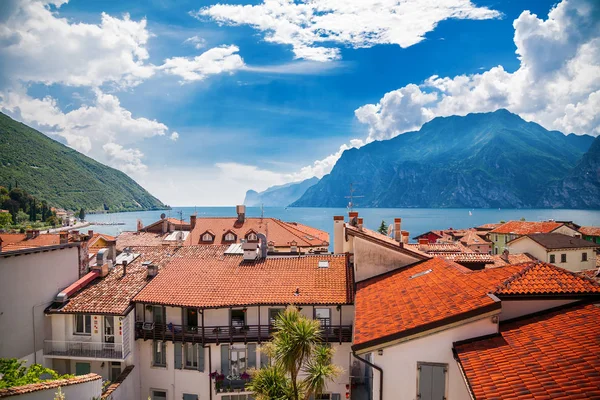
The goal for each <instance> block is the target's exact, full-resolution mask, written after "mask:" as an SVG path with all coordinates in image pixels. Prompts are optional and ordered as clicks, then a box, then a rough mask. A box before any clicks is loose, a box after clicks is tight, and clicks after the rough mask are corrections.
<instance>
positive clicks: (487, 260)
mask: <svg viewBox="0 0 600 400" xmlns="http://www.w3.org/2000/svg"><path fill="white" fill-rule="evenodd" d="M435 256H436V257H442V258H445V259H446V260H449V261H454V262H457V263H484V264H493V263H494V259H493V258H492V256H491V255H490V254H487V253H474V252H473V253H467V252H460V253H436V254H435Z"/></svg>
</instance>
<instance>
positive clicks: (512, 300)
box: [0, 206, 600, 400]
mask: <svg viewBox="0 0 600 400" xmlns="http://www.w3.org/2000/svg"><path fill="white" fill-rule="evenodd" d="M331 224H332V225H333V237H330V236H329V234H328V233H327V232H324V231H321V230H319V229H316V228H313V227H310V226H307V225H304V224H300V223H297V222H287V221H281V220H278V219H274V218H267V217H247V216H246V208H245V206H237V207H236V215H224V216H222V217H197V216H196V215H192V216H191V217H190V218H189V220H181V219H175V218H167V217H166V216H164V217H163V218H161V219H160V220H158V221H155V222H153V223H150V224H148V225H143V224H142V223H141V222H140V223H139V224H138V226H137V229H136V231H130V232H122V233H121V234H119V235H118V236H116V237H113V236H109V235H105V234H100V233H97V232H93V231H91V230H89V231H83V230H77V229H71V230H69V231H61V232H58V233H41V232H40V231H39V230H27V231H26V232H25V233H23V234H19V233H3V234H0V284H1V285H2V287H1V290H0V304H2V305H3V307H2V310H1V311H2V321H3V323H2V324H1V326H0V337H1V338H2V346H0V358H2V359H18V360H20V361H21V362H24V365H27V366H30V365H32V364H39V365H41V366H43V367H44V368H46V369H49V370H51V371H53V372H54V374H55V375H54V379H48V380H42V381H40V382H38V383H30V384H26V385H20V386H9V387H5V388H2V389H0V397H2V398H4V397H11V398H12V397H15V398H19V399H21V398H22V399H30V398H31V399H45V398H48V399H53V398H54V397H53V396H54V395H55V393H56V392H57V390H59V389H60V392H61V394H62V395H64V396H65V397H66V398H67V399H84V398H85V399H88V398H89V399H91V398H102V399H113V400H119V399H146V398H148V397H150V398H151V399H180V398H183V399H186V400H191V399H210V398H212V399H220V400H247V399H253V398H259V397H258V396H257V395H256V392H255V391H253V390H251V389H252V388H253V386H252V385H251V383H252V380H253V379H254V377H255V374H257V371H260V370H262V369H265V368H268V367H269V366H271V365H272V363H273V362H274V358H273V356H272V354H270V353H269V345H268V343H270V342H271V341H272V340H274V337H277V334H278V329H279V328H280V326H279V325H278V324H277V320H278V319H279V318H280V317H281V315H283V314H285V313H287V312H289V310H288V311H285V310H286V307H290V306H292V307H294V308H295V312H297V313H298V314H299V315H300V316H302V318H306V319H308V320H314V321H317V323H318V330H319V342H321V343H324V344H326V346H327V347H328V348H330V349H331V350H332V356H331V359H330V362H331V363H332V364H334V365H336V366H338V367H339V371H338V373H337V374H335V375H332V376H331V378H328V379H325V380H324V381H323V386H322V388H319V390H316V391H315V392H313V393H312V395H311V398H313V399H329V400H337V399H343V398H346V399H348V398H350V399H355V400H375V399H414V398H419V399H431V400H434V399H442V398H448V399H468V398H473V399H491V398H498V399H506V398H559V397H562V398H596V397H599V396H600V387H599V385H598V380H597V376H598V373H599V370H598V366H599V365H600V352H599V351H598V350H600V348H599V345H600V343H598V340H597V338H598V335H599V334H600V307H599V304H600V258H598V252H599V251H600V227H594V226H583V225H580V224H578V221H554V220H549V221H507V222H505V223H490V224H485V225H481V226H477V227H472V228H470V229H461V230H453V229H441V230H432V231H429V232H407V231H406V230H403V226H402V219H401V215H399V216H398V218H396V219H394V222H393V223H392V224H390V225H389V226H387V227H386V226H382V227H381V229H380V231H381V232H377V231H373V230H370V229H367V228H366V227H365V226H364V219H363V217H361V215H360V213H359V212H356V211H350V212H349V213H348V214H347V215H339V216H335V217H334V218H333V220H332V221H331ZM382 225H383V224H382ZM330 248H331V249H332V251H330V250H329V249H330ZM16 299H18V301H16ZM8 304H10V307H4V305H8Z"/></svg>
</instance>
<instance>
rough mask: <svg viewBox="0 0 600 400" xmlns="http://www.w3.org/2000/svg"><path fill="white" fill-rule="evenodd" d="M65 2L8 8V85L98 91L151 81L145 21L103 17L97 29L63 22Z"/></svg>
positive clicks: (0, 49) (3, 49) (2, 28)
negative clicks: (113, 84) (21, 83)
mask: <svg viewBox="0 0 600 400" xmlns="http://www.w3.org/2000/svg"><path fill="white" fill-rule="evenodd" d="M62 3H66V1H54V2H51V1H35V0H22V1H18V2H16V3H15V4H14V6H13V7H12V8H10V7H8V8H9V15H4V16H3V19H4V21H3V23H2V24H1V25H0V58H1V59H2V61H3V72H2V74H3V75H6V76H7V77H8V78H9V79H10V80H15V79H19V80H22V81H33V82H42V83H45V84H55V83H62V84H66V85H72V86H98V85H101V84H103V83H105V82H116V83H117V84H119V85H126V86H127V85H134V84H136V83H138V82H140V81H141V80H143V79H146V78H148V77H150V76H152V75H153V73H154V68H153V66H151V65H148V64H147V63H146V62H147V60H148V57H149V56H148V51H147V49H146V45H147V42H148V38H149V36H150V35H149V33H148V31H147V29H146V20H145V19H142V20H140V21H133V20H131V18H130V17H129V15H127V14H125V15H124V16H123V17H122V18H115V17H112V16H110V15H108V14H105V13H102V16H101V21H100V23H99V24H86V23H71V22H70V21H68V20H67V19H66V18H60V17H59V16H58V13H57V12H53V11H52V10H51V6H50V5H49V4H53V7H55V8H58V7H60V6H61V5H62Z"/></svg>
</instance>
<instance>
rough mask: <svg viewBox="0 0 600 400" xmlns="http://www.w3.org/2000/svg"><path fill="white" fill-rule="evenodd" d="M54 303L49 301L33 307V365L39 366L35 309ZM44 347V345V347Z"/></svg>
mask: <svg viewBox="0 0 600 400" xmlns="http://www.w3.org/2000/svg"><path fill="white" fill-rule="evenodd" d="M50 303H52V300H50V301H47V302H45V303H40V304H36V305H34V306H33V307H31V316H32V321H33V363H34V364H37V350H36V349H35V344H36V343H35V342H36V337H35V336H36V335H35V308H36V307H40V306H46V305H48V304H50ZM42 346H43V345H42Z"/></svg>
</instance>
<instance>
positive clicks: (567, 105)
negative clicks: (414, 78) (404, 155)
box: [355, 0, 600, 141]
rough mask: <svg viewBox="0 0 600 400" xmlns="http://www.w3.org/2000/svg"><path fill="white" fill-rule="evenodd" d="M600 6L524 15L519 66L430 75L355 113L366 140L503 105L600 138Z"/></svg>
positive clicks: (562, 6) (572, 4) (574, 3)
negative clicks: (364, 128)
mask: <svg viewBox="0 0 600 400" xmlns="http://www.w3.org/2000/svg"><path fill="white" fill-rule="evenodd" d="M598 15H600V3H598V2H597V1H594V0H592V1H585V0H565V1H563V2H561V3H559V4H558V5H557V6H556V7H555V8H553V9H552V10H551V11H550V12H549V14H548V18H547V19H545V20H542V19H540V18H538V17H537V16H535V15H533V14H531V13H530V12H529V11H524V12H523V13H522V14H521V15H520V16H519V17H518V18H517V19H516V20H515V21H514V23H513V26H514V28H515V35H514V41H515V44H516V46H517V55H518V57H519V60H520V67H519V69H517V70H516V71H515V72H512V73H511V72H508V71H506V70H505V69H504V68H503V67H502V66H497V67H494V68H491V69H489V70H487V71H485V72H483V73H480V74H473V75H459V76H455V77H439V76H432V77H430V78H428V79H426V80H425V81H424V82H423V83H422V84H421V85H420V86H417V85H414V84H410V85H407V86H404V87H402V88H400V89H397V90H394V91H391V92H389V93H386V94H385V95H384V96H383V97H382V98H381V100H380V101H379V102H378V103H377V104H367V105H365V106H362V107H360V108H358V109H357V110H356V111H355V115H356V117H357V119H358V120H359V121H360V122H362V123H364V124H366V125H368V127H369V136H368V138H367V141H371V140H377V139H387V138H391V137H394V136H396V135H398V134H401V133H403V132H406V131H410V130H414V129H418V128H420V126H421V125H422V124H423V123H425V122H427V121H429V120H431V119H432V118H434V117H436V116H447V115H465V114H468V113H471V112H488V111H493V110H496V109H498V108H507V109H508V110H510V111H512V112H514V113H517V114H519V115H521V116H522V117H523V118H525V119H526V120H530V121H535V122H538V123H540V124H541V125H543V126H544V127H546V128H548V129H557V130H560V131H563V132H564V133H570V132H575V133H577V134H584V133H588V134H592V135H599V134H600V113H599V112H598V110H599V109H600V19H598V17H597V16H598Z"/></svg>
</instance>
